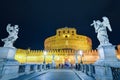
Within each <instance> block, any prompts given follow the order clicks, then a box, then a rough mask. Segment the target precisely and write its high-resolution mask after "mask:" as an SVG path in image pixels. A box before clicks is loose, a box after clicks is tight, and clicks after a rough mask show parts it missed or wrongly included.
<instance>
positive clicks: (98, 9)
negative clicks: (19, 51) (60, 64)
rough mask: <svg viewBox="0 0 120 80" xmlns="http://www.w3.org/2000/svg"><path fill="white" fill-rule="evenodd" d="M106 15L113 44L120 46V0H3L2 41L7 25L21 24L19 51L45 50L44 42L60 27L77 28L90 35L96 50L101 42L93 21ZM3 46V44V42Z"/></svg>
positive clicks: (0, 11) (0, 3) (0, 0)
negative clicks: (28, 49)
mask: <svg viewBox="0 0 120 80" xmlns="http://www.w3.org/2000/svg"><path fill="white" fill-rule="evenodd" d="M103 16H107V17H108V18H109V20H110V24H111V26H112V29H113V32H108V34H109V39H110V42H111V43H112V44H114V45H118V44H120V28H119V27H120V0H0V39H2V38H5V37H7V36H8V33H7V32H6V26H7V24H8V23H11V24H12V25H15V24H18V25H19V27H20V31H19V35H18V36H19V38H18V39H17V41H16V42H15V44H14V46H16V47H17V48H23V49H27V48H31V49H44V45H43V44H44V40H45V38H47V37H48V36H52V35H55V33H56V29H58V28H61V27H65V26H68V27H75V28H76V29H77V33H78V34H82V35H86V36H89V37H90V38H91V39H92V41H93V49H95V48H96V47H97V46H98V45H99V42H98V40H97V38H96V33H95V32H94V28H93V27H91V26H90V24H91V23H92V21H93V20H101V21H102V17H103ZM0 46H3V42H2V41H1V40H0Z"/></svg>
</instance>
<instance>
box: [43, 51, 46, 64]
mask: <svg viewBox="0 0 120 80" xmlns="http://www.w3.org/2000/svg"><path fill="white" fill-rule="evenodd" d="M43 55H44V61H43V63H44V64H45V63H46V61H45V59H46V55H47V51H46V50H44V51H43Z"/></svg>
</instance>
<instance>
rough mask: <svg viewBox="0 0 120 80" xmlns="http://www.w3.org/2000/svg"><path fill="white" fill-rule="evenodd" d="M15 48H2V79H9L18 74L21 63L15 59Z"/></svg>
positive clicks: (0, 62)
mask: <svg viewBox="0 0 120 80" xmlns="http://www.w3.org/2000/svg"><path fill="white" fill-rule="evenodd" d="M15 53H16V49H15V48H8V47H1V48H0V72H1V73H0V75H1V77H0V78H1V79H2V80H8V79H11V78H15V77H17V76H18V69H19V63H18V62H17V61H15V60H14V56H15Z"/></svg>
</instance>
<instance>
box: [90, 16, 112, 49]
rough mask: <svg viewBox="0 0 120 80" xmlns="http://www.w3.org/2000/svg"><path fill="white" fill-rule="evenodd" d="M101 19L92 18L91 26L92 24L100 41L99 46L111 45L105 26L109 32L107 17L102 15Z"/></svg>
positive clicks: (110, 29)
mask: <svg viewBox="0 0 120 80" xmlns="http://www.w3.org/2000/svg"><path fill="white" fill-rule="evenodd" d="M102 19H103V21H102V22H101V21H100V20H96V21H95V20H93V23H92V24H91V26H94V28H95V32H96V33H97V39H98V40H99V42H100V45H99V47H100V46H106V45H111V43H110V42H109V39H108V34H107V28H108V30H109V31H110V32H111V31H112V28H111V26H110V22H109V19H108V18H107V17H102Z"/></svg>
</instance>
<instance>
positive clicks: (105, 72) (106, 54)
mask: <svg viewBox="0 0 120 80" xmlns="http://www.w3.org/2000/svg"><path fill="white" fill-rule="evenodd" d="M98 53H99V60H97V61H96V62H95V63H94V65H95V72H96V73H95V77H96V80H113V76H112V71H111V67H119V66H120V62H119V60H118V59H117V57H116V53H115V46H113V45H109V46H101V47H98Z"/></svg>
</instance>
